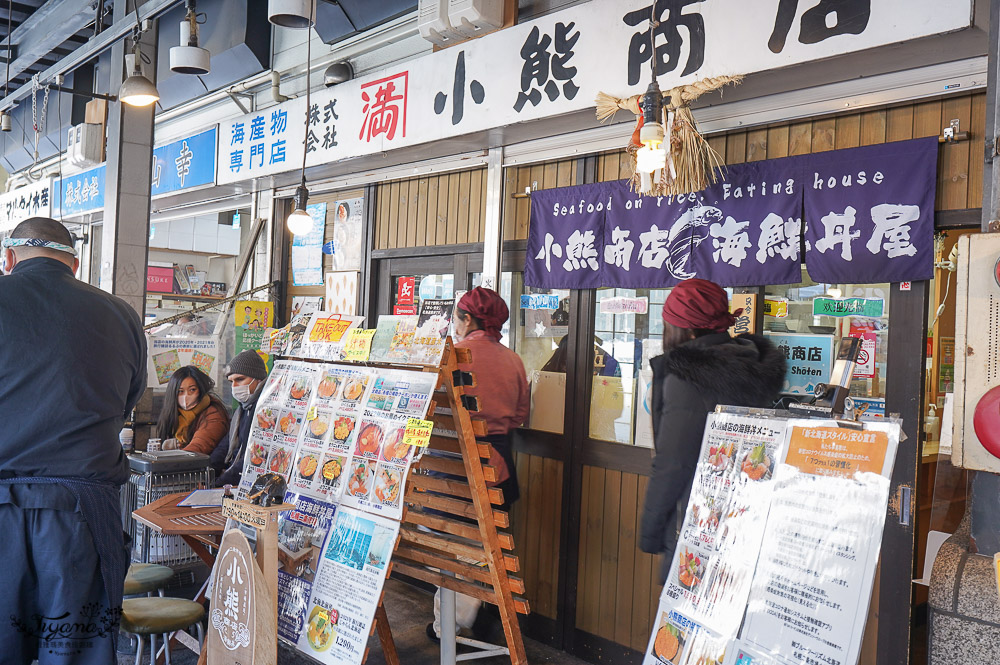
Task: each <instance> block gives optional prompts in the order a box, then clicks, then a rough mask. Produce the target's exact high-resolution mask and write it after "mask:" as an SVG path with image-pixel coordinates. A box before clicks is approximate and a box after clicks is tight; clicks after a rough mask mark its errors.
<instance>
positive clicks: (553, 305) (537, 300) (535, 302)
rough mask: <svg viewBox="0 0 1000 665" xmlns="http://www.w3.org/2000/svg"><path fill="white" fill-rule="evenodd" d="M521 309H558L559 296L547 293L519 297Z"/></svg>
mask: <svg viewBox="0 0 1000 665" xmlns="http://www.w3.org/2000/svg"><path fill="white" fill-rule="evenodd" d="M521 309H549V310H554V309H559V296H557V295H555V294H549V293H531V294H528V295H523V296H521Z"/></svg>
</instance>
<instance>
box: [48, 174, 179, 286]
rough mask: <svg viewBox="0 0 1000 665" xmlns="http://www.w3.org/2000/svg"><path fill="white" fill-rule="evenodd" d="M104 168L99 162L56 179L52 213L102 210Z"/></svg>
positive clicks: (77, 213) (76, 213)
mask: <svg viewBox="0 0 1000 665" xmlns="http://www.w3.org/2000/svg"><path fill="white" fill-rule="evenodd" d="M106 170H107V169H106V166H105V165H104V164H101V165H100V166H96V167H94V168H92V169H89V170H87V171H84V172H82V173H77V174H76V175H71V176H63V177H62V178H61V181H62V182H61V184H58V183H59V182H60V181H59V179H57V180H56V183H57V186H56V188H55V190H54V191H53V195H54V196H55V201H54V202H53V204H52V213H53V214H54V215H57V216H58V215H63V216H66V217H69V216H71V215H82V214H85V213H88V212H95V211H97V210H104V185H105V172H106ZM168 291H169V289H168Z"/></svg>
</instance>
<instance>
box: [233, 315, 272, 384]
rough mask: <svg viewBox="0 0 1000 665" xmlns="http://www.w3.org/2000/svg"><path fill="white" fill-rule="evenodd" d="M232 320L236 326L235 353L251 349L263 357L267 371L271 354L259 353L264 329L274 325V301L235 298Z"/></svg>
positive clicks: (270, 364) (269, 368)
mask: <svg viewBox="0 0 1000 665" xmlns="http://www.w3.org/2000/svg"><path fill="white" fill-rule="evenodd" d="M233 321H234V325H235V326H236V342H235V349H234V351H235V353H234V355H235V354H236V353H239V352H241V351H245V350H247V349H251V350H253V351H257V353H258V354H259V355H260V356H261V358H263V360H264V364H265V365H266V366H267V371H268V372H270V371H271V366H272V359H271V356H269V355H267V354H265V353H261V352H260V351H259V350H258V349H260V343H261V340H262V339H263V338H264V331H265V330H266V329H267V328H271V327H273V326H274V303H271V302H267V301H262V300H237V301H236V303H235V304H234V306H233Z"/></svg>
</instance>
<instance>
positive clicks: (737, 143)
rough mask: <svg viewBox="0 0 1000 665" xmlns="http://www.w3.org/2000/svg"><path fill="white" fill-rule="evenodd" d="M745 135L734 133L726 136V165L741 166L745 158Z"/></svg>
mask: <svg viewBox="0 0 1000 665" xmlns="http://www.w3.org/2000/svg"><path fill="white" fill-rule="evenodd" d="M746 155H747V134H746V132H736V133H734V134H729V135H727V136H726V164H742V163H743V162H745V161H746V159H747V157H746Z"/></svg>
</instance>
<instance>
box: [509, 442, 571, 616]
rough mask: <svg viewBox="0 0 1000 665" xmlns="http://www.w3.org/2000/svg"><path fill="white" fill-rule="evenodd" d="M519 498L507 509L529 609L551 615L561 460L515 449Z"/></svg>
mask: <svg viewBox="0 0 1000 665" xmlns="http://www.w3.org/2000/svg"><path fill="white" fill-rule="evenodd" d="M516 457H517V459H516V464H517V479H518V482H519V483H520V489H521V498H520V500H518V501H517V503H515V504H514V509H513V510H512V511H511V512H512V514H511V530H512V532H513V535H514V546H515V547H516V551H517V556H518V558H519V559H520V561H521V571H522V575H523V576H524V586H525V589H526V591H527V597H528V601H529V602H530V603H531V611H532V612H535V613H537V614H541V615H542V616H545V617H548V618H550V619H555V618H556V615H557V612H556V607H557V605H558V601H559V595H558V594H559V588H558V582H559V559H560V558H561V557H560V548H559V538H560V534H561V529H560V525H561V524H562V521H563V520H564V519H565V517H564V515H563V513H562V495H563V463H562V462H561V461H559V460H556V459H551V458H547V457H538V456H536V455H528V454H527V453H517V455H516Z"/></svg>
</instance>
